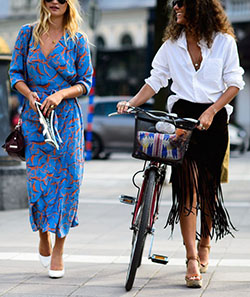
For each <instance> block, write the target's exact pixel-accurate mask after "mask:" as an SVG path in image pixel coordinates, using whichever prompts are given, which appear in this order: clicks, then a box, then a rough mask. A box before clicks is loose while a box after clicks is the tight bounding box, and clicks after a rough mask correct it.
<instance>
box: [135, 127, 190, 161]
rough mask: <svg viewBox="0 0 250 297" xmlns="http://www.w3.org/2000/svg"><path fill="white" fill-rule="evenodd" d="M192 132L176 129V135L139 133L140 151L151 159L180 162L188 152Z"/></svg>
mask: <svg viewBox="0 0 250 297" xmlns="http://www.w3.org/2000/svg"><path fill="white" fill-rule="evenodd" d="M191 134H192V131H187V130H182V129H176V131H175V134H162V133H153V132H146V131H138V132H137V140H138V145H139V151H141V152H142V153H144V154H145V155H147V156H149V157H156V158H162V159H168V160H175V161H180V160H182V159H183V157H184V154H185V152H186V150H187V146H188V143H189V139H190V137H191Z"/></svg>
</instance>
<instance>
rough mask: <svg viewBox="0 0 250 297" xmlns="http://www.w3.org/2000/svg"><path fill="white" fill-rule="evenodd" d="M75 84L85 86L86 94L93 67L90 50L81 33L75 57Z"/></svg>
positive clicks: (88, 90) (90, 83)
mask: <svg viewBox="0 0 250 297" xmlns="http://www.w3.org/2000/svg"><path fill="white" fill-rule="evenodd" d="M76 72H77V78H76V84H82V85H84V87H85V88H86V91H87V92H86V94H85V95H87V94H88V93H89V92H90V88H91V85H92V75H93V67H92V63H91V57H90V50H89V46H88V42H87V39H86V37H84V36H83V35H81V36H80V37H79V39H78V49H77V57H76Z"/></svg>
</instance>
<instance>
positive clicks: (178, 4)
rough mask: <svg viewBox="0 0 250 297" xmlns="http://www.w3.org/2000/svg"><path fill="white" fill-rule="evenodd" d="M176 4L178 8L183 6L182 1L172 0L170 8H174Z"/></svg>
mask: <svg viewBox="0 0 250 297" xmlns="http://www.w3.org/2000/svg"><path fill="white" fill-rule="evenodd" d="M176 4H177V6H178V7H179V8H181V7H182V6H183V5H184V0H174V1H173V2H172V7H175V5H176Z"/></svg>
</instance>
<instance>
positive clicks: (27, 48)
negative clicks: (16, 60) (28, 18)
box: [23, 25, 33, 80]
mask: <svg viewBox="0 0 250 297" xmlns="http://www.w3.org/2000/svg"><path fill="white" fill-rule="evenodd" d="M32 33H33V25H31V26H30V30H29V37H28V39H26V45H25V49H26V55H25V57H24V63H23V64H24V67H25V71H24V78H25V80H26V79H27V77H28V75H27V57H28V54H29V47H30V40H31V37H32Z"/></svg>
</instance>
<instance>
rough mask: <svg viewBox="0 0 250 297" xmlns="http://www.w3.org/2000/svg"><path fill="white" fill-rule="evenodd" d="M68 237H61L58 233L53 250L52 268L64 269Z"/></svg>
mask: <svg viewBox="0 0 250 297" xmlns="http://www.w3.org/2000/svg"><path fill="white" fill-rule="evenodd" d="M65 239H66V237H63V238H59V237H58V236H57V235H56V240H55V245H54V248H53V252H52V257H51V263H50V269H51V270H63V248H64V243H65Z"/></svg>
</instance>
